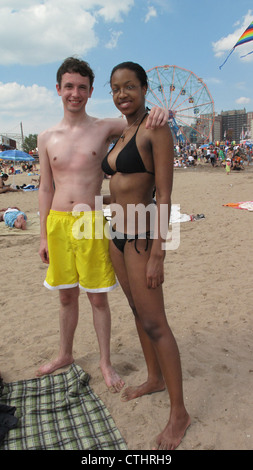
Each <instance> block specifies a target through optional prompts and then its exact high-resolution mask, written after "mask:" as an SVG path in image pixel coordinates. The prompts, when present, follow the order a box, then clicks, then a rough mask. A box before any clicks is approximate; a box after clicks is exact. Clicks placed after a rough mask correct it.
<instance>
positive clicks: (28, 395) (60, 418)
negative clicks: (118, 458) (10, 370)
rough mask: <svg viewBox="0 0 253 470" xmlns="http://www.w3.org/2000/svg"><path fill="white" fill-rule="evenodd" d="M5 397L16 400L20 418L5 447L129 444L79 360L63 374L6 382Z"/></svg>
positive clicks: (1, 398)
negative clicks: (94, 389) (91, 384)
mask: <svg viewBox="0 0 253 470" xmlns="http://www.w3.org/2000/svg"><path fill="white" fill-rule="evenodd" d="M0 402H1V403H2V404H5V405H8V406H15V407H16V413H15V416H16V417H17V418H18V424H17V427H16V428H14V429H11V430H9V431H8V433H7V434H6V436H5V437H4V440H3V442H2V444H1V446H0V450H127V447H126V444H125V441H124V439H123V438H122V436H121V434H120V432H119V431H118V429H117V428H116V426H115V423H114V421H113V419H112V417H111V415H110V414H109V411H108V410H107V408H106V407H105V405H104V404H103V403H102V401H101V400H100V399H99V398H98V396H97V395H96V394H95V393H94V392H93V391H92V389H91V388H90V386H89V375H88V374H86V373H85V372H84V371H83V370H82V369H81V368H80V367H79V366H77V365H75V364H73V365H72V366H71V367H70V369H69V370H68V371H67V372H64V373H62V374H59V375H48V376H44V377H42V378H38V379H30V380H22V381H17V382H13V383H8V384H4V388H3V392H2V395H1V396H0Z"/></svg>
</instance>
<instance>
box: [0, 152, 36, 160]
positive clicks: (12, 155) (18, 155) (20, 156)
mask: <svg viewBox="0 0 253 470" xmlns="http://www.w3.org/2000/svg"><path fill="white" fill-rule="evenodd" d="M0 158H2V160H9V161H12V162H31V161H33V160H35V159H34V158H33V157H32V156H31V155H29V153H26V152H22V150H5V151H4V152H1V153H0Z"/></svg>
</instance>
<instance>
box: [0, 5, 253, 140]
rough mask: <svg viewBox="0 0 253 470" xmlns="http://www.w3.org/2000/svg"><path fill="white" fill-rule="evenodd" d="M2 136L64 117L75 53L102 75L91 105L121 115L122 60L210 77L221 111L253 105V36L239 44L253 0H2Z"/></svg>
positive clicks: (97, 112)
mask: <svg viewBox="0 0 253 470" xmlns="http://www.w3.org/2000/svg"><path fill="white" fill-rule="evenodd" d="M0 18H1V30H0V97H1V99H0V135H1V134H3V133H8V132H10V133H19V132H20V122H22V125H23V130H24V134H25V135H28V134H30V133H32V134H36V133H39V132H41V131H42V130H44V129H46V128H48V127H50V126H51V125H53V124H55V123H56V122H58V121H59V120H60V119H61V117H62V105H61V99H60V98H59V97H58V96H57V93H56V89H55V83H56V78H55V76H56V71H57V69H58V67H59V65H60V64H61V62H62V61H63V60H64V59H65V58H66V57H68V56H70V55H77V56H78V57H80V58H82V59H84V60H87V61H88V62H89V63H90V65H91V67H92V68H93V70H94V72H95V77H96V78H95V87H94V93H93V96H92V98H91V100H90V101H89V104H88V107H87V111H88V113H89V114H91V115H94V116H98V117H109V116H117V115H118V112H117V110H116V109H115V108H114V106H113V103H112V98H111V96H110V95H109V90H110V88H109V85H108V80H109V76H110V72H111V70H112V68H113V66H114V65H116V64H118V63H120V62H123V61H125V60H132V61H135V62H139V63H140V64H141V65H142V66H143V67H144V68H145V69H146V70H149V69H151V68H153V67H156V66H163V65H176V66H178V67H182V68H185V69H187V70H189V71H192V72H194V74H196V75H197V76H198V77H200V78H202V80H203V81H204V82H205V83H206V85H207V87H208V90H209V92H210V94H211V96H212V98H213V100H214V105H215V111H216V112H217V113H219V112H220V111H222V110H229V109H242V108H244V107H245V108H246V110H247V111H253V85H252V84H253V80H252V77H253V54H252V55H249V56H248V57H247V58H245V59H241V58H240V55H242V54H243V53H246V52H247V51H251V50H253V41H252V42H250V43H248V45H245V46H241V47H238V48H236V50H235V51H234V53H233V54H232V55H231V57H230V58H229V60H228V62H227V63H226V64H225V65H224V67H223V68H222V69H221V70H220V69H219V66H220V65H221V64H222V62H223V61H224V60H225V58H226V56H227V55H228V53H229V51H230V50H231V48H232V47H233V46H234V44H235V43H236V42H237V40H238V39H239V37H240V35H241V34H242V33H243V31H244V30H245V29H246V28H247V26H248V25H249V24H250V22H251V21H253V4H252V0H240V2H238V0H192V1H189V0H173V1H172V0H150V1H149V0H147V1H145V0H124V1H118V2H117V1H115V0H101V1H99V0H71V1H69V0H44V1H42V0H22V1H20V0H1V3H0Z"/></svg>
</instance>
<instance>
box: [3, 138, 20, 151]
mask: <svg viewBox="0 0 253 470" xmlns="http://www.w3.org/2000/svg"><path fill="white" fill-rule="evenodd" d="M16 148H17V145H16V140H14V139H11V138H10V137H8V136H6V135H0V151H1V152H3V151H4V150H15V149H16Z"/></svg>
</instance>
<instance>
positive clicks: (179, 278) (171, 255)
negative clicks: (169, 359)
mask: <svg viewBox="0 0 253 470" xmlns="http://www.w3.org/2000/svg"><path fill="white" fill-rule="evenodd" d="M9 180H10V182H12V181H11V180H12V176H10V178H9ZM30 182H31V176H28V175H26V174H24V173H23V174H19V175H16V176H15V183H16V184H20V185H21V184H23V183H30ZM252 188H253V166H251V167H246V169H245V171H242V172H231V174H230V175H229V176H227V175H226V172H225V170H224V169H221V168H211V167H209V166H205V167H201V168H199V167H198V168H193V169H189V168H187V169H175V172H174V187H173V197H172V202H173V204H180V208H181V209H180V210H181V213H184V214H204V216H205V218H203V219H200V220H197V221H193V222H185V223H182V224H181V230H180V245H179V247H178V248H177V249H176V250H173V251H167V254H166V261H165V271H166V279H165V282H164V298H165V305H166V312H167V316H168V321H169V324H170V326H171V328H172V330H173V332H174V334H175V336H176V339H177V341H178V345H179V349H180V354H181V360H182V368H183V381H184V395H185V403H186V406H187V409H188V412H189V413H190V415H191V419H192V425H191V427H190V428H189V430H188V431H187V434H186V436H185V438H184V440H183V442H182V443H181V445H180V447H179V449H181V450H225V449H226V450H251V449H252V448H253V422H252V416H251V410H252V395H251V392H252V382H253V341H252V331H253V317H252V305H253V289H252V287H253V286H252V260H253V242H252V228H253V220H252V219H253V212H250V211H247V210H238V209H234V208H231V207H224V204H228V203H236V202H239V201H249V200H253V190H252ZM103 192H105V193H108V180H105V181H104V185H103ZM12 205H13V206H18V207H20V208H21V209H22V210H23V211H25V212H26V213H27V216H28V220H29V224H28V230H27V231H21V230H16V229H8V228H7V227H5V226H4V223H1V225H0V248H1V250H0V253H1V298H0V307H1V308H0V315H1V340H0V344H1V347H0V371H1V374H2V377H3V379H4V381H5V382H12V381H17V380H20V379H28V378H32V377H35V376H36V371H37V369H38V367H39V366H40V365H42V364H43V363H45V362H47V361H48V360H50V359H51V358H52V357H54V356H55V355H56V354H57V351H58V342H59V324H58V309H59V302H58V293H57V292H50V291H48V290H47V289H46V288H45V287H44V286H43V281H44V278H45V274H46V269H47V267H46V265H43V264H42V262H41V260H40V258H39V255H38V249H39V216H38V191H31V192H18V193H6V194H0V208H2V207H8V206H12ZM109 301H110V306H111V312H112V339H111V357H112V363H113V365H114V366H115V368H116V369H117V371H118V373H119V374H120V375H121V376H122V377H123V379H124V380H125V382H126V384H127V385H132V384H139V383H140V382H141V381H144V380H145V378H146V368H145V363H144V359H143V356H142V352H141V349H140V345H139V340H138V337H137V333H136V330H135V324H134V321H133V318H132V315H131V312H130V309H129V307H128V305H127V302H126V300H125V298H124V296H123V293H122V291H121V288H120V287H118V288H117V289H115V290H114V291H113V292H111V293H110V294H109ZM74 354H75V358H76V363H77V364H78V365H79V366H81V367H82V368H83V369H84V370H85V371H87V372H88V373H89V374H90V376H91V379H90V385H91V387H92V388H93V390H94V391H95V392H96V394H97V395H98V396H99V397H100V398H101V399H102V401H103V402H104V403H105V405H106V406H107V408H108V410H109V411H110V413H111V415H112V417H113V419H114V421H115V423H116V425H117V427H118V429H119V430H120V432H121V434H122V436H123V437H124V439H125V440H126V442H127V445H128V449H129V450H149V449H151V448H152V447H151V445H152V442H153V438H154V437H155V436H156V435H157V434H158V433H159V432H160V431H161V430H162V429H163V428H164V426H165V425H166V422H167V417H168V415H169V398H168V394H167V392H166V391H164V392H161V393H156V394H153V395H149V396H145V397H142V398H140V399H137V400H134V401H131V402H128V403H123V402H122V401H121V399H120V394H111V393H110V392H109V391H108V390H107V388H106V386H105V383H104V381H103V379H102V377H101V373H100V369H99V367H98V364H99V351H98V345H97V340H96V337H95V332H94V328H93V324H92V315H91V309H90V305H89V302H88V299H87V297H86V294H85V293H81V295H80V318H79V324H78V327H77V331H76V335H75V343H74Z"/></svg>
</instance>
